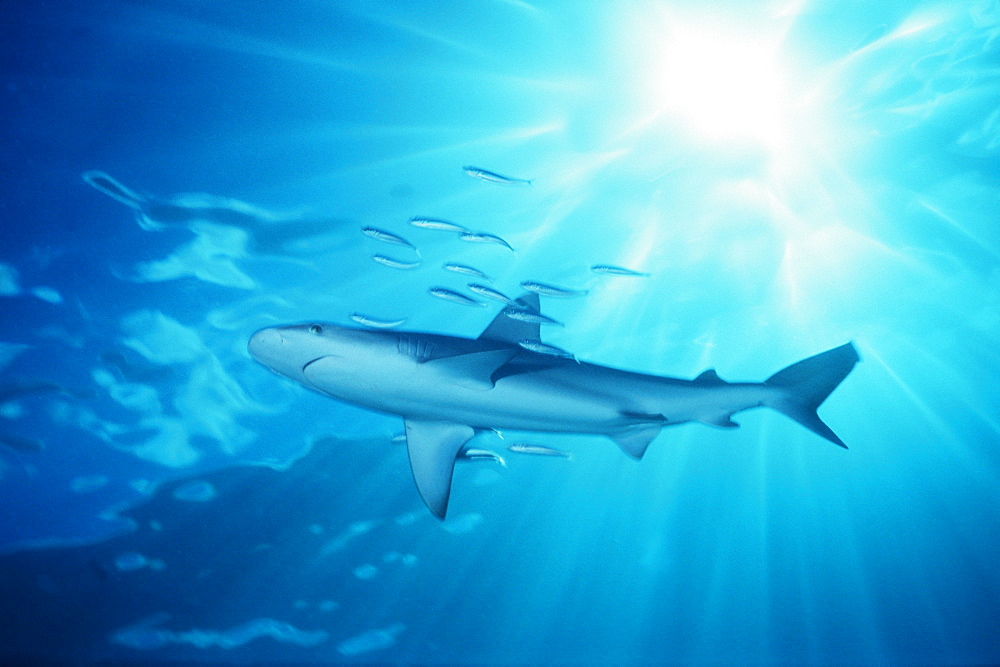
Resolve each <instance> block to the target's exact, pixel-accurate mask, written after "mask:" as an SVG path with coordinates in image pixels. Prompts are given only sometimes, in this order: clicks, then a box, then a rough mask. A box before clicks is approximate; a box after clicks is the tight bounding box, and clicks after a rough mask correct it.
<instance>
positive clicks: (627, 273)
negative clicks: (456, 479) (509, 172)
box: [350, 166, 649, 467]
mask: <svg viewBox="0 0 1000 667" xmlns="http://www.w3.org/2000/svg"><path fill="white" fill-rule="evenodd" d="M462 171H464V172H465V173H466V174H467V175H468V176H470V177H472V178H474V179H476V180H478V181H481V182H484V183H490V184H494V185H501V186H528V185H531V183H532V179H525V178H515V177H511V176H504V175H502V174H499V173H497V172H494V171H489V170H487V169H482V168H480V167H473V166H465V167H462ZM408 222H409V224H410V226H412V227H415V228H417V229H422V230H429V231H435V232H446V233H452V234H455V235H457V238H458V240H460V241H465V242H467V243H477V244H482V245H496V246H500V247H502V248H506V249H507V250H510V251H511V252H516V251H515V250H514V248H513V247H512V246H511V244H510V243H508V242H507V240H506V239H504V238H502V237H500V236H497V235H496V234H491V233H489V232H483V231H473V230H471V229H469V228H468V227H465V226H464V225H461V224H459V223H457V222H452V221H451V220H447V219H444V218H435V217H429V216H413V217H411V218H410V219H409V221H408ZM361 232H362V233H363V234H364V235H365V236H368V237H369V238H372V239H374V240H376V241H379V242H381V243H386V244H390V245H394V246H399V247H404V248H409V249H410V250H411V251H412V252H413V253H414V254H415V255H416V257H415V258H414V259H412V260H411V259H399V258H395V257H390V256H388V255H384V254H381V253H375V254H373V255H372V256H371V259H372V260H373V261H375V262H376V263H378V264H381V265H383V266H387V267H389V268H392V269H398V270H414V269H418V268H420V267H421V265H422V261H421V258H420V251H419V250H418V249H417V247H416V245H414V244H413V243H411V242H410V241H409V240H407V239H406V238H404V237H402V236H400V235H399V234H396V233H395V232H391V231H389V230H386V229H382V228H380V227H370V226H368V227H363V228H362V229H361ZM441 269H442V270H444V271H447V272H449V273H455V274H459V275H463V276H469V277H471V278H474V279H476V280H478V281H482V282H469V283H467V284H466V285H465V289H467V290H468V291H469V293H471V294H473V295H475V296H477V297H481V298H483V299H488V300H490V301H497V302H499V303H502V304H503V305H504V308H503V310H502V311H501V312H502V313H503V314H504V315H505V316H506V317H509V318H511V319H513V320H518V321H521V322H527V323H531V324H545V325H549V326H559V327H561V326H564V325H563V323H562V322H559V321H557V320H555V319H553V318H551V317H549V316H548V315H545V314H543V313H541V312H539V311H538V310H535V309H533V308H531V307H528V306H525V305H524V304H522V303H519V302H518V301H517V300H516V299H513V298H511V297H510V296H508V295H507V294H504V293H503V292H502V291H500V290H499V289H497V288H495V287H492V286H490V285H484V284H483V282H488V283H492V282H493V279H492V278H490V277H489V276H488V275H487V274H486V273H484V272H483V271H481V270H479V269H477V268H476V267H474V266H470V265H468V264H462V263H459V262H445V263H444V264H442V265H441ZM590 271H591V273H595V274H598V275H602V276H611V277H632V278H635V277H646V276H648V275H649V274H648V273H645V272H642V271H637V270H635V269H630V268H628V267H625V266H618V265H615V264H592V265H591V266H590ZM518 286H519V287H520V288H521V289H522V290H525V291H527V292H533V293H535V294H538V295H539V296H544V297H548V298H556V299H568V298H574V297H582V296H585V295H587V294H588V293H589V292H590V290H589V289H586V288H579V289H578V288H573V287H564V286H561V285H555V284H551V283H545V282H540V281H537V280H524V281H521V282H520V283H519V284H518ZM427 292H428V294H430V295H431V296H433V297H436V298H438V299H441V300H444V301H449V302H451V303H455V304H459V305H462V306H470V307H475V308H481V307H484V306H486V305H487V304H486V303H485V302H483V301H480V300H478V299H476V298H473V297H472V296H469V295H468V294H464V293H462V292H461V291H458V290H456V289H452V288H450V287H444V286H433V287H430V288H428V290H427ZM350 317H351V319H352V320H354V321H355V322H357V323H358V324H361V325H363V326H366V327H372V328H376V329H392V328H395V327H399V326H402V325H403V324H405V323H406V319H381V318H376V317H371V316H368V315H363V314H361V313H357V312H355V313H352V314H351V315H350ZM518 345H519V346H520V347H521V348H523V349H524V350H526V351H528V352H531V353H534V354H539V355H545V356H548V357H552V358H555V359H566V360H570V361H575V362H576V363H580V362H579V360H577V358H576V356H575V355H573V354H572V353H571V352H568V351H567V350H564V349H563V348H561V347H557V346H555V345H551V344H548V343H543V342H541V341H539V340H537V339H534V338H528V339H524V340H521V341H518ZM498 435H499V434H498ZM500 437H501V438H502V437H503V436H502V435H501V436H500ZM392 440H393V442H405V440H406V436H405V434H397V435H396V436H394V437H393V438H392ZM507 449H508V450H509V451H511V452H515V453H517V454H526V455H529V456H543V457H550V458H562V459H571V458H572V455H571V454H570V453H569V452H566V451H563V450H560V449H554V448H552V447H546V446H543V445H537V444H532V443H527V442H515V443H514V444H512V445H510V446H508V448H507ZM458 458H459V459H460V460H465V461H488V462H493V463H497V464H499V465H500V466H502V467H507V462H506V461H505V460H504V458H503V457H502V456H501V455H500V454H498V453H497V452H495V451H492V450H490V449H478V448H465V449H463V450H462V451H461V452H460V453H459V455H458Z"/></svg>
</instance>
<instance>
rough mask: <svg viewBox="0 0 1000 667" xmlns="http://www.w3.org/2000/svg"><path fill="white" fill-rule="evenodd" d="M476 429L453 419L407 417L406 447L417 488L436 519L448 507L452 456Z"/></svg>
mask: <svg viewBox="0 0 1000 667" xmlns="http://www.w3.org/2000/svg"><path fill="white" fill-rule="evenodd" d="M475 434H476V432H475V431H474V430H472V427H471V426H466V425H465V424H454V423H452V422H438V421H416V420H413V419H407V420H406V449H407V451H408V452H409V455H410V470H411V471H412V472H413V481H414V482H416V484H417V491H419V492H420V497H421V498H423V501H424V503H425V504H426V505H427V507H428V508H429V509H430V511H431V512H433V513H434V516H436V517H437V518H439V519H443V518H444V515H445V512H447V511H448V496H449V495H450V494H451V475H452V472H453V471H454V469H455V459H456V458H457V457H458V453H459V452H460V451H461V450H462V447H464V446H465V443H467V442H468V441H469V440H471V439H472V436H474V435H475Z"/></svg>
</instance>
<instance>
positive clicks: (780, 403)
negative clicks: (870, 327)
mask: <svg viewBox="0 0 1000 667" xmlns="http://www.w3.org/2000/svg"><path fill="white" fill-rule="evenodd" d="M859 360H860V358H859V357H858V351H857V350H856V349H855V348H854V345H853V344H852V343H846V344H844V345H841V346H840V347H835V348H833V349H832V350H827V351H826V352H821V353H820V354H817V355H816V356H813V357H809V358H808V359H803V360H802V361H799V362H797V363H794V364H792V365H791V366H789V367H788V368H785V369H783V370H780V371H778V372H777V373H775V374H774V375H772V376H771V377H769V378H768V379H767V380H765V381H764V384H765V385H767V386H769V387H774V388H776V389H780V390H782V391H780V392H778V393H777V395H776V396H775V397H774V398H772V399H770V400H769V401H768V402H767V405H768V406H769V407H772V408H774V409H775V410H778V411H780V412H782V413H784V414H785V415H787V416H789V417H791V418H792V419H794V420H795V421H797V422H798V423H800V424H802V425H803V426H805V427H806V428H807V429H809V430H810V431H812V432H813V433H815V434H817V435H820V436H822V437H824V438H826V439H827V440H829V441H830V442H832V443H834V444H835V445H839V446H841V447H843V448H844V449H847V445H845V444H844V441H843V440H841V439H840V438H838V437H837V434H836V433H834V432H833V431H832V430H831V429H830V427H829V426H827V425H826V424H825V423H823V420H822V419H820V418H819V415H818V414H816V409H817V408H818V407H819V406H820V404H821V403H823V401H825V400H826V397H827V396H829V395H830V393H831V392H832V391H833V390H834V389H836V388H837V385H839V384H840V383H841V382H842V381H843V379H844V378H846V377H847V374H848V373H850V372H851V369H852V368H854V364H856V363H857V362H858V361H859Z"/></svg>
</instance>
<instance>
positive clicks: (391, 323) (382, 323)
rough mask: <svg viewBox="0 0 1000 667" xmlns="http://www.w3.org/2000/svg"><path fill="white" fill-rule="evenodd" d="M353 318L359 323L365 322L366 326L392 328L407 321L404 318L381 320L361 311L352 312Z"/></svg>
mask: <svg viewBox="0 0 1000 667" xmlns="http://www.w3.org/2000/svg"><path fill="white" fill-rule="evenodd" d="M351 319H352V320H354V321H355V322H357V323H358V324H363V325H365V326H366V327H374V328H375V329H392V328H393V327H398V326H400V325H403V324H405V323H406V320H405V319H402V320H380V319H378V318H375V317H368V316H367V315H362V314H361V313H351Z"/></svg>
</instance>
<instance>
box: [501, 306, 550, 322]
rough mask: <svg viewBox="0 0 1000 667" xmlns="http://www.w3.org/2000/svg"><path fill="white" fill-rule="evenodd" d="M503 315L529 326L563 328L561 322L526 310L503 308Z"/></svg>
mask: <svg viewBox="0 0 1000 667" xmlns="http://www.w3.org/2000/svg"><path fill="white" fill-rule="evenodd" d="M503 314H504V315H506V316H507V317H509V318H510V319H512V320H518V321H519V322H530V323H531V324H554V325H556V326H559V327H561V326H564V325H563V323H562V322H559V321H558V320H554V319H552V318H551V317H549V316H548V315H542V314H541V313H536V312H535V311H533V310H528V309H526V308H513V307H508V308H504V309H503Z"/></svg>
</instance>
